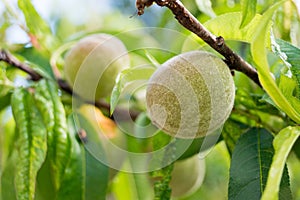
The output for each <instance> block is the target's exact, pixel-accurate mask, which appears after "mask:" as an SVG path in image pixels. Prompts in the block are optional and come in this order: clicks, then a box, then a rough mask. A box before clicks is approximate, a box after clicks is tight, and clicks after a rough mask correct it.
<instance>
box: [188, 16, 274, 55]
mask: <svg viewBox="0 0 300 200" xmlns="http://www.w3.org/2000/svg"><path fill="white" fill-rule="evenodd" d="M241 20H242V13H241V12H232V13H226V14H222V15H219V16H217V17H215V18H213V19H211V20H208V21H207V22H205V23H204V24H203V25H204V26H205V27H206V28H207V29H208V30H209V31H210V32H212V33H213V34H214V35H216V36H222V37H223V38H224V39H225V40H237V41H241V42H247V43H251V41H252V40H253V37H254V35H255V34H254V33H255V32H256V31H257V26H258V25H259V24H260V23H261V20H262V16H261V15H260V14H256V15H255V16H254V17H253V19H252V20H251V22H249V24H248V25H247V26H246V27H243V28H240V24H241ZM195 41H198V43H197V42H195ZM204 44H205V43H204V42H203V41H202V40H201V39H200V38H199V37H197V36H196V35H194V34H191V35H190V36H189V37H188V38H187V39H186V41H185V43H184V45H183V47H182V51H184V52H185V51H190V50H195V49H198V48H199V47H201V46H203V45H204ZM267 46H269V44H267Z"/></svg>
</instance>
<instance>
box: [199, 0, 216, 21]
mask: <svg viewBox="0 0 300 200" xmlns="http://www.w3.org/2000/svg"><path fill="white" fill-rule="evenodd" d="M196 4H197V6H198V9H199V10H200V11H201V12H203V13H204V14H206V15H208V16H209V17H211V18H214V17H216V13H215V12H214V11H213V9H212V7H211V0H196Z"/></svg>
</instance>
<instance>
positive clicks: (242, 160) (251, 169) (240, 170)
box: [228, 128, 291, 200]
mask: <svg viewBox="0 0 300 200" xmlns="http://www.w3.org/2000/svg"><path fill="white" fill-rule="evenodd" d="M272 141H273V136H272V135H271V133H269V132H268V131H267V130H265V129H260V128H252V129H250V130H249V131H247V132H246V133H244V134H243V135H242V136H241V137H240V139H239V140H238V142H237V144H236V146H235V149H234V151H233V154H232V160H231V167H230V180H229V191H228V192H229V193H228V196H229V199H230V200H231V199H253V200H255V199H260V197H261V195H262V193H263V190H264V188H265V185H266V182H267V177H268V171H269V168H270V165H271V162H272V157H273V154H274V149H273V146H272ZM285 174H287V170H285ZM286 179H288V176H287V175H285V180H283V182H288V180H286ZM282 189H283V190H282V191H280V192H284V194H285V195H286V198H287V199H289V198H291V196H289V195H290V193H286V190H285V188H282Z"/></svg>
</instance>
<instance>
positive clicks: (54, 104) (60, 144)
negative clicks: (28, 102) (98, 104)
mask: <svg viewBox="0 0 300 200" xmlns="http://www.w3.org/2000/svg"><path fill="white" fill-rule="evenodd" d="M35 89H36V92H35V101H36V104H37V107H38V108H39V110H40V112H41V114H42V116H43V121H44V124H45V125H46V127H47V145H48V155H47V159H49V162H50V173H51V178H52V181H53V184H54V186H55V190H56V191H57V190H58V189H59V187H60V184H61V181H62V178H63V176H64V173H65V169H66V166H67V164H68V160H69V158H70V151H71V144H70V143H71V142H70V136H69V134H68V130H67V120H66V116H65V110H64V107H63V104H62V103H61V100H60V98H59V96H58V89H57V87H56V85H55V84H54V83H53V82H51V81H47V80H45V79H43V80H41V81H40V82H39V83H38V84H37V85H36V87H35Z"/></svg>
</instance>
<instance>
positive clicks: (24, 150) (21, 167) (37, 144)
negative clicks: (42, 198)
mask: <svg viewBox="0 0 300 200" xmlns="http://www.w3.org/2000/svg"><path fill="white" fill-rule="evenodd" d="M11 104H12V110H13V114H14V118H15V121H16V125H17V130H18V136H17V142H16V144H17V145H16V148H18V161H17V163H18V164H17V166H16V176H15V187H16V193H17V198H18V199H28V200H29V199H32V200H33V199H34V195H35V186H36V176H37V172H38V170H39V169H40V168H41V166H42V164H43V162H44V160H45V158H46V153H47V134H46V133H47V132H46V127H45V126H44V124H43V122H42V120H41V119H42V117H41V115H40V113H39V111H38V109H37V107H36V105H35V102H34V100H33V97H32V96H31V94H30V93H29V92H28V91H27V90H25V89H22V88H20V89H17V90H15V92H14V94H13V96H12V100H11Z"/></svg>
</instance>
